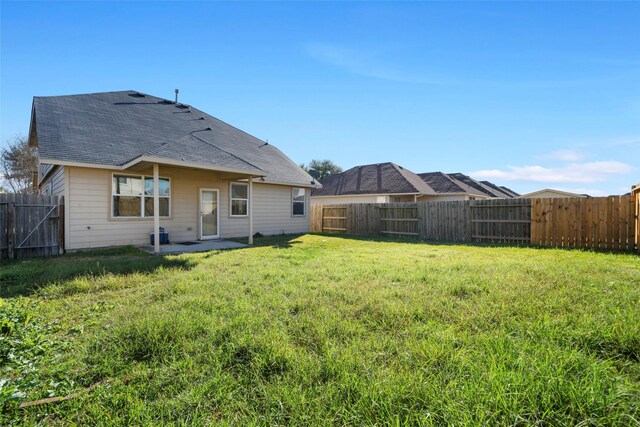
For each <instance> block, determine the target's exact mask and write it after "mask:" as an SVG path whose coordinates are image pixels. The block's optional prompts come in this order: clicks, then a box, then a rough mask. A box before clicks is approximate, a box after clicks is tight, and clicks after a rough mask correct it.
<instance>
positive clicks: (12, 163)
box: [0, 135, 38, 193]
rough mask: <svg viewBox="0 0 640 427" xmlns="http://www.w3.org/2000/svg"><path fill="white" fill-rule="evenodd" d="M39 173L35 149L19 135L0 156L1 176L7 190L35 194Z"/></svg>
mask: <svg viewBox="0 0 640 427" xmlns="http://www.w3.org/2000/svg"><path fill="white" fill-rule="evenodd" d="M37 173H38V161H37V155H36V150H35V148H32V147H29V141H28V140H27V138H26V137H24V136H21V135H18V136H16V137H15V138H14V139H13V141H12V142H9V143H8V144H7V146H6V147H5V148H3V149H2V152H1V154H0V174H1V178H2V181H3V184H4V185H5V186H6V187H7V190H9V191H11V192H13V193H33V192H34V191H36V189H35V188H34V178H35V176H36V174H37Z"/></svg>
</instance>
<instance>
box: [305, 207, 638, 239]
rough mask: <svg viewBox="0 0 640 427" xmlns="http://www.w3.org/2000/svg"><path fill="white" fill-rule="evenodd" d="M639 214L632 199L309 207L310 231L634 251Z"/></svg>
mask: <svg viewBox="0 0 640 427" xmlns="http://www.w3.org/2000/svg"><path fill="white" fill-rule="evenodd" d="M637 211H640V201H639V200H638V198H637V197H635V196H634V195H631V196H621V197H596V198H574V199H496V200H470V201H454V202H417V203H382V204H375V203H361V204H343V205H318V206H313V207H312V208H311V231H315V232H318V231H324V232H333V233H348V234H355V235H400V236H410V237H416V238H420V239H424V240H436V241H446V242H505V243H516V244H533V245H540V246H558V247H580V248H598V249H614V250H633V249H634V247H635V248H637V243H635V241H636V240H637V235H636V232H635V228H636V227H640V224H639V223H638V213H637Z"/></svg>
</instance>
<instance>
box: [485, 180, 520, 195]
mask: <svg viewBox="0 0 640 427" xmlns="http://www.w3.org/2000/svg"><path fill="white" fill-rule="evenodd" d="M480 183H481V184H484V185H486V186H487V187H489V188H491V190H492V191H493V192H494V193H496V194H499V195H500V196H499V197H504V198H507V199H512V198H514V197H518V196H519V194H517V193H514V192H513V191H511V190H508V189H505V187H498V186H497V185H495V184H494V183H492V182H489V181H480ZM514 194H515V196H514Z"/></svg>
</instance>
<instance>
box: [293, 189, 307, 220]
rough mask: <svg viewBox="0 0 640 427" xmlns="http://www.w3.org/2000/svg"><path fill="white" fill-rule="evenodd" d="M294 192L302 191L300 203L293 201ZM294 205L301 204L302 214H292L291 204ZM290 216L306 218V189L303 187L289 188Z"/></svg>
mask: <svg viewBox="0 0 640 427" xmlns="http://www.w3.org/2000/svg"><path fill="white" fill-rule="evenodd" d="M294 190H302V191H304V200H303V201H302V202H300V201H297V200H293V191H294ZM294 203H302V206H303V214H302V215H300V214H295V213H293V204H294ZM291 216H292V217H296V218H303V217H305V216H307V189H306V188H304V187H292V188H291Z"/></svg>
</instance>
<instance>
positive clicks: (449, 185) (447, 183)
mask: <svg viewBox="0 0 640 427" xmlns="http://www.w3.org/2000/svg"><path fill="white" fill-rule="evenodd" d="M460 175H461V174H460ZM418 176H419V177H420V178H421V179H422V180H423V181H424V182H426V183H427V184H429V186H431V188H433V189H434V190H435V191H436V193H437V195H436V196H435V197H434V196H430V197H426V198H420V199H418V200H431V201H435V200H438V201H441V202H446V201H453V200H474V199H489V198H494V197H496V196H494V195H493V194H488V192H486V191H481V190H479V189H477V188H475V187H472V186H470V185H468V184H466V183H465V182H463V181H461V180H459V179H457V178H454V177H453V176H451V175H450V174H446V173H443V172H426V173H420V174H418ZM465 176H466V175H465ZM467 178H469V177H467ZM469 180H471V178H469Z"/></svg>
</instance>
